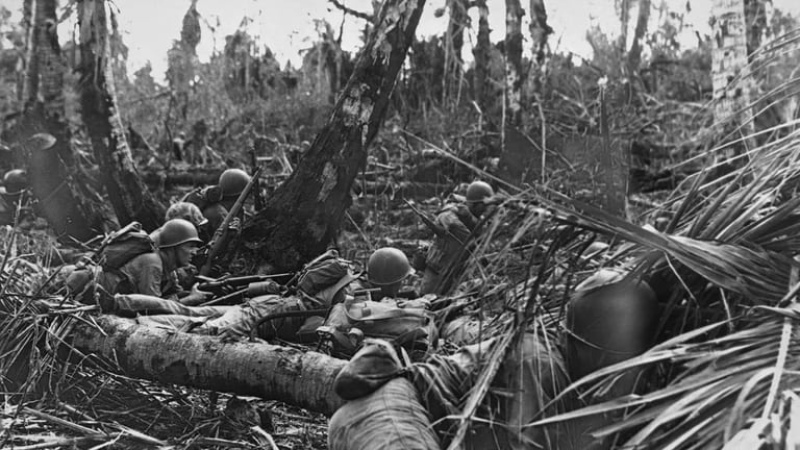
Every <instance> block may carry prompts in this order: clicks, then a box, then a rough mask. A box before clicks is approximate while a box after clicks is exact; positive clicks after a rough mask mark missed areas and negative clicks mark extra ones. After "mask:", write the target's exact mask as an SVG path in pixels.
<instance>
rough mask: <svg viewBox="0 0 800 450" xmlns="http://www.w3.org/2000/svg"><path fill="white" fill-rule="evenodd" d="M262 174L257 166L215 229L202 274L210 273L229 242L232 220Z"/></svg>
mask: <svg viewBox="0 0 800 450" xmlns="http://www.w3.org/2000/svg"><path fill="white" fill-rule="evenodd" d="M260 174H261V167H258V168H256V170H255V171H254V172H253V176H252V177H250V181H248V182H247V186H245V188H244V190H243V191H242V193H241V194H239V198H237V199H236V203H234V204H233V206H232V207H231V210H230V211H228V215H227V216H225V220H223V221H222V224H220V226H219V228H217V229H216V231H214V236H213V237H212V238H211V242H209V245H208V246H209V249H210V250H209V252H208V259H206V262H205V264H203V267H202V268H201V269H200V275H204V276H205V275H208V273H209V272H211V267H212V266H213V264H214V260H215V259H216V258H217V256H218V255H219V251H220V250H221V249H222V247H223V245H225V244H226V243H227V239H226V238H227V236H228V231H229V230H228V229H229V227H230V225H231V221H233V219H234V217H236V216H238V215H239V211H241V210H242V207H243V206H244V201H245V200H246V199H247V196H248V195H249V194H250V191H252V190H253V186H254V185H255V182H256V180H258V176H259V175H260Z"/></svg>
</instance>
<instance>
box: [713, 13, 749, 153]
mask: <svg viewBox="0 0 800 450" xmlns="http://www.w3.org/2000/svg"><path fill="white" fill-rule="evenodd" d="M744 3H745V2H744V0H714V2H713V3H712V5H711V14H712V16H711V30H712V35H713V38H714V39H713V48H712V50H711V82H712V85H713V88H714V100H715V107H714V119H715V121H716V122H717V123H724V122H727V121H728V120H730V118H731V117H732V116H733V115H734V114H736V115H738V117H737V122H738V124H741V126H742V133H743V134H744V135H745V136H751V135H753V133H754V127H753V120H752V119H753V111H752V109H751V108H749V107H748V105H750V77H749V73H748V72H749V71H748V66H747V62H748V60H747V57H748V54H747V30H746V21H745V7H744ZM745 143H746V144H747V145H748V146H752V145H753V143H751V142H745ZM728 149H729V150H728V151H727V152H726V155H725V156H726V157H727V158H728V159H730V158H732V157H735V156H736V150H735V149H734V147H733V146H729V147H728ZM743 162H744V161H741V160H740V161H738V162H735V163H734V165H735V166H739V165H741V164H743Z"/></svg>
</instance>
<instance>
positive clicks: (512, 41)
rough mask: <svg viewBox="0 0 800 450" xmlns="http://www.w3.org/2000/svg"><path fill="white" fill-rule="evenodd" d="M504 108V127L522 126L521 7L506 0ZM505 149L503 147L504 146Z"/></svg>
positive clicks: (517, 0)
mask: <svg viewBox="0 0 800 450" xmlns="http://www.w3.org/2000/svg"><path fill="white" fill-rule="evenodd" d="M505 50H506V86H505V91H506V108H505V115H504V116H505V117H504V118H505V121H504V122H505V126H506V127H509V126H511V127H515V128H519V127H520V126H521V125H522V6H521V5H520V2H519V0H506V41H505ZM504 147H505V145H504Z"/></svg>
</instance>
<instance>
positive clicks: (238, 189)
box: [219, 169, 250, 197]
mask: <svg viewBox="0 0 800 450" xmlns="http://www.w3.org/2000/svg"><path fill="white" fill-rule="evenodd" d="M249 182H250V175H248V174H247V172H245V171H244V170H241V169H228V170H226V171H225V172H222V175H220V176H219V187H220V188H221V189H222V196H223V197H231V196H234V195H239V194H241V193H242V191H243V190H244V188H245V187H246V186H247V183H249Z"/></svg>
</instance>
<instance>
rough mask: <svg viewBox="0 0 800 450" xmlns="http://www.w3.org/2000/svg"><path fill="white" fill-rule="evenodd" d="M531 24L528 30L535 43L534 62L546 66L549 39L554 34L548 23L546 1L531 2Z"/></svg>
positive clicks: (534, 0)
mask: <svg viewBox="0 0 800 450" xmlns="http://www.w3.org/2000/svg"><path fill="white" fill-rule="evenodd" d="M530 16H531V23H530V25H529V26H528V29H529V30H530V32H531V42H532V43H533V53H532V55H533V62H534V65H536V66H541V65H542V64H544V58H545V56H546V55H545V51H546V49H547V38H548V36H550V35H551V34H553V29H552V28H551V27H550V25H549V24H548V23H547V9H545V5H544V0H531V2H530Z"/></svg>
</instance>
